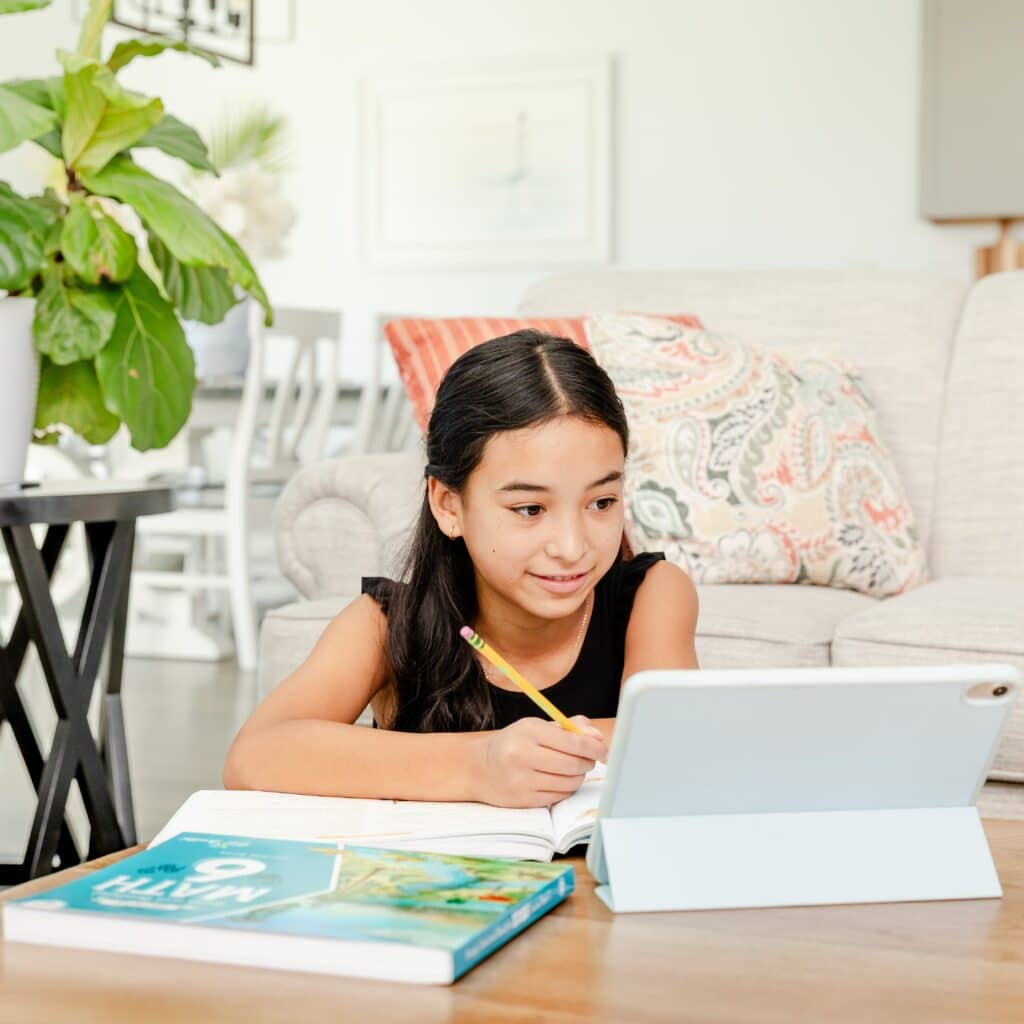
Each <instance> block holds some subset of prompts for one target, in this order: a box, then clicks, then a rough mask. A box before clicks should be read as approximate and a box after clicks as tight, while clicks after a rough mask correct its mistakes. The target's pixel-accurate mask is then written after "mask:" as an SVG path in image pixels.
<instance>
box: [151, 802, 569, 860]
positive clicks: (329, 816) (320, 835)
mask: <svg viewBox="0 0 1024 1024" xmlns="http://www.w3.org/2000/svg"><path fill="white" fill-rule="evenodd" d="M181 832H204V833H212V834H217V835H239V836H254V837H260V838H267V839H298V840H309V841H316V842H332V843H340V844H346V843H350V844H359V845H363V846H379V847H388V848H400V849H401V848H404V849H416V850H426V851H428V852H432V853H456V854H465V855H467V856H479V857H517V858H523V859H534V860H550V859H551V856H552V854H553V853H554V838H553V834H552V827H551V814H550V812H549V811H548V810H547V809H546V808H543V807H541V808H523V809H519V808H514V809H508V808H501V807H491V806H489V805H487V804H476V803H432V802H420V801H394V800H356V799H350V798H343V797H318V796H298V795H295V794H291V793H264V792H258V791H251V790H201V791H199V792H197V793H193V794H192V795H191V796H190V797H189V798H188V800H186V801H185V803H184V804H183V805H182V806H181V808H180V809H179V810H178V812H177V813H176V814H175V815H174V817H172V818H171V820H170V821H169V822H168V823H167V825H166V826H165V827H164V828H163V829H162V830H161V831H160V833H159V834H158V835H157V836H156V838H155V839H154V840H153V842H152V844H151V845H156V844H158V843H161V842H163V841H164V840H166V839H169V838H170V837H171V836H172V835H178V834H179V833H181Z"/></svg>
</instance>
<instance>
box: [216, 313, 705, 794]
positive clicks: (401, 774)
mask: <svg viewBox="0 0 1024 1024" xmlns="http://www.w3.org/2000/svg"><path fill="white" fill-rule="evenodd" d="M628 445H629V432H628V428H627V425H626V417H625V413H624V411H623V408H622V403H621V402H620V400H619V398H618V396H617V395H616V393H615V389H614V387H613V385H612V382H611V380H610V379H609V377H608V376H607V374H606V373H605V372H604V371H603V370H602V369H601V368H600V367H599V366H598V365H597V363H596V362H595V361H594V359H593V357H592V356H591V355H590V354H589V353H588V352H586V351H585V350H584V349H582V348H580V347H579V346H577V345H575V344H573V343H572V342H571V341H568V340H565V339H563V338H554V337H551V336H550V335H546V334H541V333H539V332H536V331H517V332H516V333H515V334H510V335H507V336H506V337H502V338H495V339H493V340H492V341H488V342H486V343H484V344H482V345H479V346H477V347H476V348H473V349H471V350H470V351H469V352H467V353H465V354H464V355H463V356H462V357H461V358H459V359H458V360H457V361H456V362H455V363H454V364H453V365H452V367H451V368H450V369H449V371H448V373H447V375H446V376H445V378H444V380H443V381H442V382H441V386H440V388H439V390H438V393H437V401H436V405H435V406H434V411H433V413H432V415H431V417H430V424H429V429H428V432H427V441H426V446H427V459H428V464H427V467H426V471H425V476H426V478H427V486H426V488H425V494H424V498H423V504H422V507H421V510H420V515H419V520H418V523H417V524H416V527H415V530H414V534H413V537H412V540H411V546H410V548H409V551H408V555H407V558H406V565H405V569H404V572H403V574H402V577H401V578H402V579H403V580H406V581H407V582H405V583H395V582H393V581H390V580H383V579H368V580H364V581H363V591H364V592H363V595H362V596H361V597H359V598H357V599H356V600H355V601H353V602H352V603H351V604H349V605H348V606H347V607H346V608H345V609H344V610H343V611H342V612H341V614H339V615H338V617H337V618H336V619H334V621H333V622H332V623H331V624H330V625H329V626H328V627H327V629H326V631H325V632H324V635H323V637H322V638H321V639H320V641H319V642H318V643H317V645H316V647H315V648H314V650H313V652H312V653H311V654H310V656H309V658H308V659H307V660H306V662H305V663H304V664H303V665H302V666H301V667H300V668H299V669H297V670H296V671H295V672H294V673H293V674H292V675H291V676H289V677H288V678H287V679H286V680H285V681H284V682H282V683H281V685H280V686H278V687H277V688H276V689H275V690H274V691H273V692H272V693H271V694H269V695H268V696H267V698H266V699H265V700H264V701H263V703H262V704H261V705H260V706H259V707H258V708H257V709H256V710H255V711H254V712H253V714H252V716H251V717H250V718H249V720H248V721H247V722H246V723H245V724H244V725H243V726H242V728H241V730H240V731H239V733H238V736H237V737H236V738H235V741H234V744H233V746H232V748H231V750H230V752H229V754H228V759H227V764H226V767H225V770H224V783H225V785H226V786H227V787H229V788H249V789H263V790H274V791H282V792H293V793H313V794H322V795H337V796H350V797H382V798H391V799H405V800H472V801H480V802H484V803H490V804H496V805H501V806H506V807H537V806H545V805H548V804H551V803H554V802H556V801H558V800H561V799H563V798H564V797H566V796H568V795H569V794H571V793H573V792H575V791H576V789H577V788H579V785H580V783H581V782H582V780H583V777H584V775H585V774H586V772H587V771H589V770H590V769H591V768H593V767H594V763H595V762H596V761H599V760H600V761H603V760H605V759H606V757H607V752H608V743H609V742H610V741H611V736H612V730H613V728H614V725H615V717H614V716H615V711H616V705H617V703H618V696H619V690H620V687H621V685H622V682H623V681H624V680H625V679H626V678H627V677H628V676H630V675H632V674H633V673H634V672H638V671H640V670H641V669H652V668H696V667H697V659H696V656H695V654H694V632H695V627H696V620H697V597H696V592H695V590H694V587H693V585H692V583H691V582H690V579H689V577H688V576H687V575H686V574H685V573H684V572H682V571H681V570H680V569H678V568H676V567H675V566H674V565H672V564H670V563H668V562H666V561H664V556H663V555H661V554H644V555H639V556H638V557H636V558H634V559H632V560H631V561H625V560H624V559H623V557H622V550H621V542H622V527H623V513H622V485H623V472H624V466H625V456H626V452H627V449H628ZM464 624H468V625H470V626H472V627H473V629H475V630H476V631H477V632H478V633H480V635H481V636H482V637H483V638H484V639H485V640H486V641H487V642H488V643H489V644H490V645H491V646H492V647H493V648H495V649H496V650H497V651H498V652H499V653H500V654H501V655H502V656H503V657H504V658H505V659H506V660H507V661H509V662H510V663H511V664H513V665H514V666H515V667H516V668H517V669H519V671H520V672H521V673H522V674H523V675H524V676H525V677H526V678H527V679H529V680H530V681H531V682H532V683H533V685H534V686H536V687H537V688H538V689H542V690H545V691H546V695H547V696H548V697H549V699H550V700H551V701H552V702H553V703H554V704H555V705H556V706H557V707H558V708H560V709H561V710H562V711H563V712H564V713H565V714H567V715H570V716H574V721H575V722H576V723H577V724H578V725H580V726H581V728H582V730H583V735H579V734H576V733H572V732H569V731H566V730H563V729H561V728H560V727H559V726H558V725H556V724H555V723H554V722H552V721H549V720H547V719H546V718H543V717H540V716H541V712H540V711H539V710H538V709H537V707H536V706H535V705H534V704H533V703H532V702H531V701H530V700H529V698H528V697H526V695H525V694H523V693H521V692H520V691H519V690H518V689H516V688H515V686H514V684H513V683H511V682H510V681H509V680H507V679H505V677H504V676H502V675H501V674H500V673H499V672H497V671H496V670H495V669H494V668H493V667H492V666H491V665H490V664H489V663H488V662H486V661H485V660H483V659H482V658H481V657H480V656H479V655H478V654H477V653H476V652H475V651H474V650H473V649H472V648H471V647H470V646H469V644H467V643H466V642H465V641H464V640H463V639H462V638H461V637H460V636H459V628H460V627H461V626H462V625H464ZM368 703H369V704H371V705H372V709H373V713H374V718H375V725H380V726H381V728H375V729H366V728H364V727H362V726H356V725H353V724H352V723H354V722H355V720H356V718H357V717H358V716H359V714H360V713H361V712H362V710H363V709H364V708H365V707H366V705H367V704H368Z"/></svg>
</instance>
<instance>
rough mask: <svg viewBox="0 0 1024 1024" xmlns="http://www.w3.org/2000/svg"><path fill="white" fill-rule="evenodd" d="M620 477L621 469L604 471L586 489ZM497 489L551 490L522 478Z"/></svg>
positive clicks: (611, 481)
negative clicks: (526, 481) (609, 471)
mask: <svg viewBox="0 0 1024 1024" xmlns="http://www.w3.org/2000/svg"><path fill="white" fill-rule="evenodd" d="M621 479H622V470H620V469H616V470H613V471H612V472H611V473H606V474H605V475H604V476H603V477H601V479H600V480H595V481H594V482H593V483H592V484H591V485H590V486H589V487H588V488H587V490H588V491H589V490H592V489H593V488H594V487H600V486H602V485H603V484H610V483H614V482H615V481H616V480H621ZM498 490H499V491H543V492H544V493H547V492H548V491H550V490H551V488H550V487H545V486H544V485H543V484H528V483H524V482H523V481H522V480H513V481H512V482H511V483H508V484H505V485H504V486H502V487H499V488H498Z"/></svg>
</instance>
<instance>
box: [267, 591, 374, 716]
mask: <svg viewBox="0 0 1024 1024" xmlns="http://www.w3.org/2000/svg"><path fill="white" fill-rule="evenodd" d="M357 596H358V595H355V594H353V595H349V596H346V597H328V598H324V599H323V600H320V601H296V602H295V603H293V604H286V605H285V606H284V607H282V608H275V609H273V610H272V611H270V612H268V613H267V614H266V616H265V617H264V619H263V625H262V627H261V628H260V667H259V676H258V679H257V684H256V685H257V693H258V696H259V699H260V700H263V698H264V697H266V695H267V694H268V693H270V691H271V690H272V689H273V688H274V687H275V686H277V684H278V683H280V682H282V681H283V680H284V679H285V678H286V677H288V676H289V675H291V674H292V672H294V671H295V670H296V669H297V668H298V667H299V666H300V665H301V664H302V663H303V662H304V661H305V660H306V658H307V657H308V656H309V652H310V651H312V650H313V648H314V646H315V645H316V642H317V641H318V640H319V639H320V637H321V635H322V634H323V631H324V630H325V629H326V628H327V626H328V624H329V623H330V621H331V620H332V619H333V618H334V617H335V616H336V615H337V614H338V613H339V612H340V611H341V610H342V609H343V608H344V607H345V606H346V605H347V604H348V603H349V602H350V601H352V600H354V599H355V597H357ZM372 721H373V716H372V714H371V712H370V709H369V708H366V709H365V710H364V711H363V713H362V714H361V715H360V716H359V718H357V719H356V724H357V725H369V724H370V723H371V722H372Z"/></svg>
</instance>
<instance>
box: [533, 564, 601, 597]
mask: <svg viewBox="0 0 1024 1024" xmlns="http://www.w3.org/2000/svg"><path fill="white" fill-rule="evenodd" d="M530 575H531V576H532V577H533V578H534V579H535V580H536V581H537V582H538V583H539V584H540V585H541V586H542V587H543V588H544V589H545V590H546V591H547V592H548V593H549V594H575V593H576V591H577V590H579V589H580V587H582V586H583V585H584V584H585V583H586V582H587V580H588V579H589V578H590V572H589V570H588V571H587V572H581V573H577V574H576V575H575V576H563V575H559V576H538V575H537V574H536V573H530Z"/></svg>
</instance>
